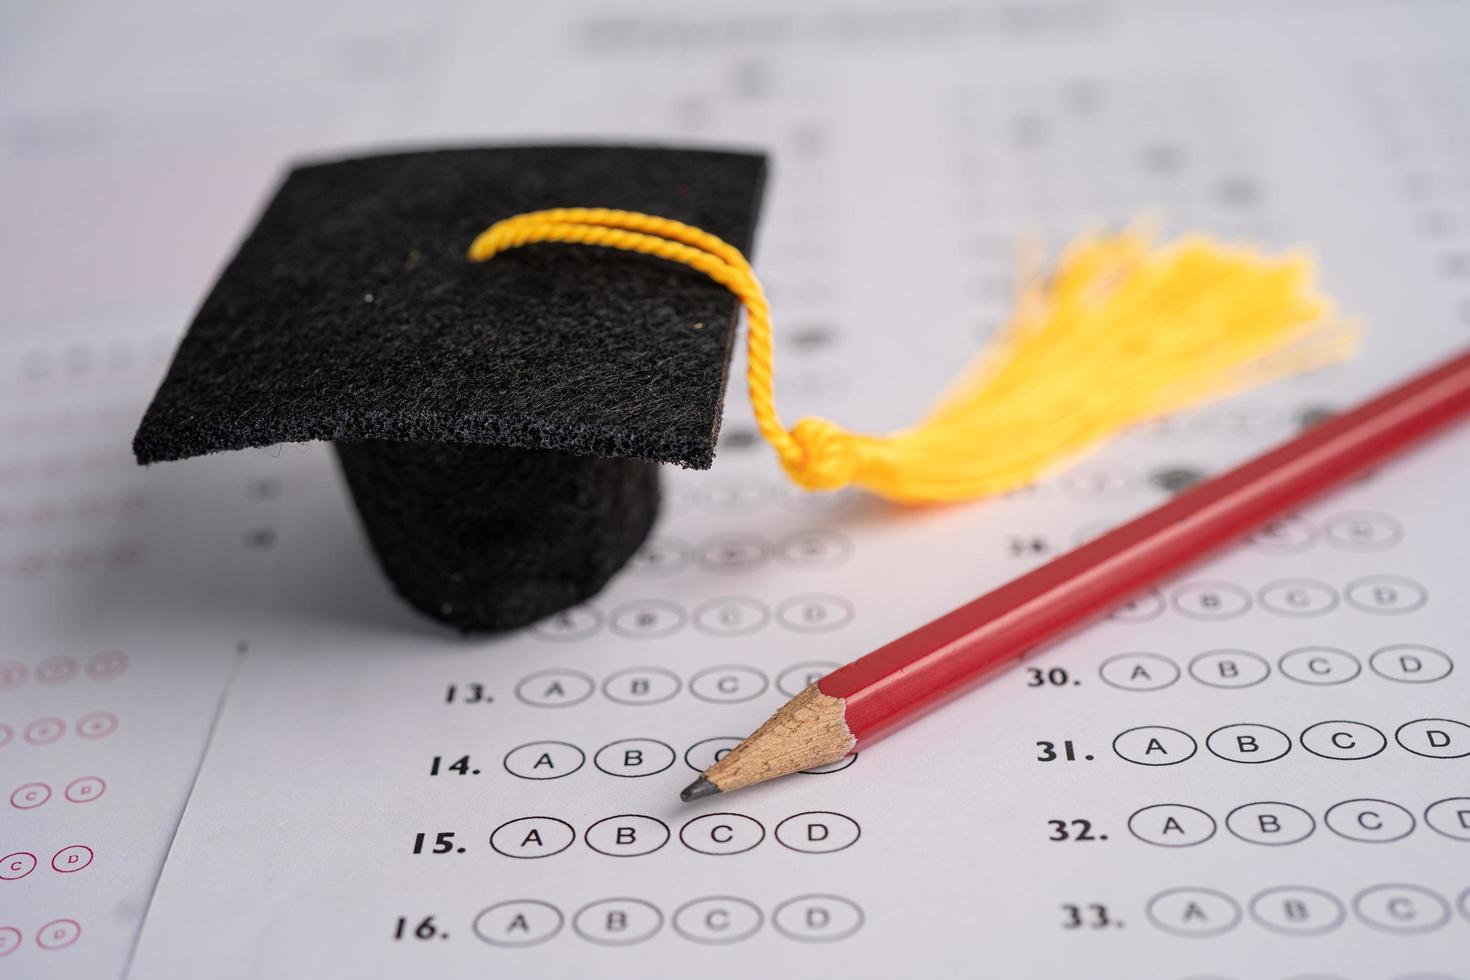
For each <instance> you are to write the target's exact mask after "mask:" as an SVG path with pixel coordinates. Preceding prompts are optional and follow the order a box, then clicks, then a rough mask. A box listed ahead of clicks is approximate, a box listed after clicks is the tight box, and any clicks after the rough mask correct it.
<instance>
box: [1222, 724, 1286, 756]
mask: <svg viewBox="0 0 1470 980" xmlns="http://www.w3.org/2000/svg"><path fill="white" fill-rule="evenodd" d="M1232 737H1233V738H1234V739H1235V749H1234V751H1232V750H1231V748H1230V739H1231V738H1232ZM1247 741H1248V742H1249V743H1250V745H1251V746H1252V747H1251V748H1247V747H1246V744H1245V743H1246V742H1247ZM1205 748H1207V749H1209V750H1210V753H1211V754H1212V755H1214V756H1215V757H1216V758H1219V759H1224V760H1225V761H1226V762H1235V763H1239V764H1241V765H1247V766H1259V765H1264V764H1266V763H1268V762H1275V761H1276V760H1277V759H1280V758H1281V757H1282V756H1284V755H1286V754H1287V753H1288V752H1290V751H1291V737H1290V736H1289V735H1287V734H1286V733H1285V732H1283V731H1281V730H1280V729H1279V728H1272V727H1271V726H1270V725H1258V724H1255V723H1253V722H1240V723H1238V724H1234V725H1222V726H1220V727H1219V728H1217V729H1215V730H1214V731H1213V732H1210V734H1209V735H1207V736H1206V737H1205ZM1256 752H1264V753H1265V754H1264V755H1262V756H1261V757H1260V758H1259V759H1256V758H1251V756H1253V755H1254V754H1255V753H1256Z"/></svg>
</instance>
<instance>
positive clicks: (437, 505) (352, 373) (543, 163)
mask: <svg viewBox="0 0 1470 980" xmlns="http://www.w3.org/2000/svg"><path fill="white" fill-rule="evenodd" d="M764 176H765V161H764V158H763V157H761V156H759V155H752V154H741V153H724V152H710V151H696V150H680V149H657V148H626V147H517V148H494V149H459V150H438V151H428V152H413V153H399V154H388V155H380V156H371V157H363V158H358V159H351V160H343V161H338V162H332V163H324V164H314V165H309V166H303V167H300V168H297V169H295V170H293V171H292V172H291V173H290V175H289V176H288V177H287V179H286V181H285V182H284V184H283V185H282V186H281V188H280V190H279V191H278V192H277V194H276V196H275V198H274V199H273V200H272V201H271V203H270V204H269V205H268V206H267V208H266V209H265V211H264V213H263V214H262V215H261V218H260V220H259V222H258V224H257V225H256V227H255V229H254V230H253V231H252V233H251V234H250V236H249V237H248V238H247V239H246V241H245V242H244V244H243V245H242V246H241V248H240V251H239V253H238V254H237V255H236V256H235V258H234V259H233V260H232V261H231V262H230V264H229V265H228V266H227V267H226V269H225V271H224V273H223V274H222V275H221V277H220V280H219V281H218V282H217V283H216V284H215V286H214V288H213V290H212V291H211V292H210V294H209V296H208V297H207V298H206V299H205V301H204V303H203V305H202V306H201V307H200V309H199V312H198V313H197V315H196V316H195V319H194V322H193V324H192V325H191V326H190V328H189V331H188V333H187V334H186V336H185V337H184V339H183V341H182V343H181V344H180V347H179V350H178V352H177V353H176V355H175V357H174V361H173V363H172V364H171V365H170V368H169V371H168V374H167V375H166V377H165V378H164V381H163V383H162V385H161V387H160V388H159V391H158V393H157V395H156V396H155V398H154V400H153V403H152V404H151V405H150V406H149V408H148V410H147V412H146V414H145V416H144V418H143V422H142V424H141V426H140V427H139V430H138V433H137V435H136V437H135V438H134V442H133V449H134V453H135V454H136V456H137V458H138V460H139V462H142V463H152V462H158V461H163V460H171V459H182V458H186V457H190V456H198V455H202V454H206V453H212V452H219V451H222V450H231V449H242V448H247V447H251V446H265V445H271V444H274V443H278V442H299V441H307V440H315V439H324V440H331V441H333V442H335V443H337V444H338V445H337V448H338V453H339V457H340V459H341V462H342V467H343V470H344V473H345V475H346V477H347V480H348V484H349V486H350V487H351V490H352V493H353V497H354V500H355V501H356V503H357V507H358V511H359V513H360V514H361V516H362V519H363V523H364V526H365V527H366V529H367V531H368V535H369V538H370V540H371V542H372V544H373V547H374V550H375V551H376V553H377V555H378V557H379V559H380V561H381V563H382V564H383V567H384V570H385V571H386V572H387V574H388V577H389V579H390V580H391V581H392V582H393V584H394V586H395V587H396V588H397V589H398V591H399V592H400V593H402V594H403V595H404V596H405V598H407V599H408V600H409V601H410V602H411V603H412V604H413V605H414V606H415V607H417V608H419V609H421V610H423V611H424V612H426V613H428V614H429V615H432V616H435V617H437V618H439V619H442V620H445V621H447V622H450V623H453V624H454V625H456V626H459V627H460V628H462V629H467V630H474V629H507V628H512V627H515V626H520V625H524V624H526V623H529V622H532V621H534V620H536V619H539V618H542V617H544V616H546V615H548V614H550V613H552V612H555V611H556V610H558V609H561V608H564V607H565V606H567V605H570V604H572V603H575V602H578V601H581V600H583V599H586V598H587V597H588V596H590V595H592V594H594V593H595V592H596V591H597V590H598V589H600V588H601V587H602V585H603V584H604V583H605V582H606V581H607V579H608V577H609V576H611V575H612V574H613V573H614V572H615V571H616V570H617V568H619V567H621V565H622V564H623V563H624V562H626V560H627V559H628V558H629V557H630V556H631V555H632V553H633V551H635V550H636V548H637V547H638V545H639V544H640V543H641V542H642V541H643V539H644V537H645V536H646V535H647V533H648V529H649V527H650V526H651V524H652V521H653V519H654V516H655V514H656V511H657V505H658V490H657V476H656V472H655V468H654V467H653V466H651V465H649V464H650V463H655V462H666V463H677V464H680V465H683V466H690V467H699V468H704V467H708V466H709V465H710V464H711V463H712V462H713V459H714V447H715V442H716V439H717V436H718V430H719V421H720V408H721V404H722V400H723V396H724V389H725V384H726V380H727V375H728V372H729V363H730V354H731V350H732V348H733V343H734V334H735V323H736V319H737V316H738V313H739V307H738V302H737V301H736V300H735V298H734V297H733V296H731V295H730V294H729V293H728V292H727V291H726V290H725V289H724V288H723V287H721V286H719V285H717V284H715V283H713V282H711V281H709V280H708V279H706V278H705V277H703V276H702V275H700V274H698V273H695V272H693V271H691V270H688V269H684V268H681V267H679V266H676V265H674V264H672V263H668V262H665V261H662V260H659V259H654V258H649V257H644V256H637V255H628V254H623V253H614V252H609V251H607V250H604V249H595V248H588V247H585V246H571V245H536V246H531V247H528V248H524V249H520V250H516V251H512V252H509V253H506V254H504V255H501V256H498V257H496V258H495V259H493V260H491V261H489V262H486V263H471V262H469V261H467V260H466V258H465V252H466V249H467V248H468V246H469V243H470V242H471V241H472V240H473V239H474V237H475V236H476V235H477V234H478V233H479V232H480V231H482V230H484V229H485V228H486V227H488V226H489V225H490V224H492V223H493V222H495V221H497V220H499V219H501V218H505V217H509V216H511V215H514V214H518V213H521V212H524V211H531V210H537V209H541V208H548V207H561V206H591V207H599V206H600V207H615V208H624V209H629V210H638V211H645V212H649V213H653V214H659V215H663V216H665V217H670V218H676V219H678V220H682V221H686V222H689V223H691V224H694V225H697V226H699V227H702V228H705V229H707V230H709V231H711V232H714V233H715V234H717V235H719V236H720V237H722V238H724V239H726V240H727V241H729V242H731V243H732V244H734V245H735V246H736V247H738V248H740V249H741V250H743V251H747V252H748V251H749V249H750V246H751V239H752V236H753V233H754V226H755V219H756V214H757V212H758V209H759V202H760V197H761V193H762V190H763V184H764Z"/></svg>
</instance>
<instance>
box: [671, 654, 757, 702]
mask: <svg viewBox="0 0 1470 980" xmlns="http://www.w3.org/2000/svg"><path fill="white" fill-rule="evenodd" d="M770 683H771V682H770V681H768V680H767V679H766V675H765V674H762V673H761V672H760V671H758V670H756V669H755V668H754V667H742V666H739V665H735V664H731V665H727V666H722V667H709V668H706V669H705V670H701V671H700V672H699V673H697V674H695V675H694V676H693V677H691V678H690V679H689V693H691V694H693V695H694V696H695V697H697V698H699V700H701V701H708V702H710V703H711V704H739V703H741V702H744V701H753V700H755V699H756V698H758V697H760V696H761V695H762V694H764V693H765V692H766V688H767V687H769V686H770Z"/></svg>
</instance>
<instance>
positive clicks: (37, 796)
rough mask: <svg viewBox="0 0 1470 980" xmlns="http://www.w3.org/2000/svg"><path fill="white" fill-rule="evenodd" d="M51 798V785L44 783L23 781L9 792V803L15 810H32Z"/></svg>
mask: <svg viewBox="0 0 1470 980" xmlns="http://www.w3.org/2000/svg"><path fill="white" fill-rule="evenodd" d="M49 799H51V787H50V786H47V785H46V784H45V783H25V784H24V785H21V786H17V787H16V788H15V791H14V792H13V793H11V794H10V805H11V806H13V807H15V808H16V809H17V810H34V809H35V808H36V807H38V806H41V805H42V804H44V803H45V802H46V801H47V800H49Z"/></svg>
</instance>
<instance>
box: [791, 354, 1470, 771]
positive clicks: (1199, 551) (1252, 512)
mask: <svg viewBox="0 0 1470 980" xmlns="http://www.w3.org/2000/svg"><path fill="white" fill-rule="evenodd" d="M1467 413H1470V352H1466V353H1464V354H1461V355H1460V356H1458V357H1456V358H1455V359H1453V360H1451V361H1449V362H1448V363H1445V364H1443V365H1441V366H1440V367H1438V368H1435V369H1433V370H1431V371H1429V372H1427V373H1425V374H1422V375H1419V376H1418V377H1415V378H1413V379H1412V380H1410V381H1408V382H1406V383H1404V384H1402V385H1400V386H1399V387H1397V388H1395V389H1393V390H1392V391H1389V392H1387V393H1385V394H1383V395H1380V396H1378V397H1377V398H1375V399H1373V400H1372V401H1370V402H1368V403H1367V404H1365V405H1362V406H1361V407H1359V408H1356V409H1354V410H1353V411H1351V412H1348V413H1346V414H1344V415H1339V416H1336V417H1334V418H1331V419H1328V420H1327V421H1325V422H1322V423H1320V424H1318V425H1316V426H1314V427H1312V428H1310V429H1308V430H1307V431H1306V432H1304V433H1302V434H1301V435H1299V436H1297V437H1296V438H1295V439H1292V440H1291V441H1290V442H1287V443H1285V444H1283V445H1281V446H1279V447H1277V448H1276V449H1273V450H1270V451H1269V452H1267V453H1265V454H1263V455H1261V456H1258V457H1256V458H1255V459H1253V460H1251V461H1249V462H1247V463H1244V464H1242V465H1241V466H1238V467H1236V468H1235V469H1233V470H1231V471H1229V472H1227V473H1224V474H1222V475H1220V476H1218V477H1215V478H1214V479H1211V480H1209V481H1206V482H1204V483H1201V484H1199V485H1198V486H1195V487H1193V488H1191V489H1190V490H1188V491H1185V492H1184V493H1181V494H1180V495H1179V496H1177V497H1175V498H1174V499H1173V500H1171V501H1169V502H1168V503H1166V504H1164V505H1163V506H1161V507H1159V508H1157V509H1156V510H1152V511H1150V512H1149V513H1147V514H1144V515H1143V516H1141V517H1138V518H1136V519H1134V520H1132V521H1130V522H1129V523H1127V524H1124V525H1123V526H1121V527H1119V528H1117V529H1115V530H1113V531H1110V532H1108V533H1107V534H1105V535H1103V536H1102V537H1100V538H1097V539H1096V540H1094V541H1091V542H1089V543H1087V544H1085V545H1083V546H1081V547H1080V548H1077V549H1076V550H1074V551H1071V552H1068V553H1067V554H1065V555H1063V556H1061V557H1060V558H1057V559H1056V560H1055V561H1052V562H1049V563H1048V564H1046V565H1043V566H1042V567H1040V568H1038V569H1035V570H1034V571H1032V572H1029V573H1028V574H1026V575H1023V576H1022V577H1020V578H1018V579H1016V580H1015V581H1013V582H1010V583H1008V584H1007V585H1004V586H1002V587H1000V588H999V589H996V590H995V591H993V592H989V593H987V594H985V595H983V596H981V597H980V598H978V599H976V600H974V601H973V602H970V603H967V604H965V605H963V606H960V607H959V608H958V609H955V610H953V611H952V612H949V613H946V614H945V615H944V616H941V617H940V618H938V619H936V620H934V621H933V622H931V623H928V624H926V625H924V626H921V627H919V628H918V629H916V630H914V631H913V632H911V633H908V634H906V635H905V636H901V637H899V638H898V639H897V640H894V641H893V642H892V643H889V644H887V645H885V646H882V647H879V648H878V649H877V650H874V651H873V652H872V653H870V654H868V655H867V656H865V657H863V658H861V659H860V660H855V661H853V662H852V663H850V664H848V665H847V666H845V667H841V668H839V669H837V670H836V671H833V672H832V673H831V674H828V675H827V676H826V677H824V678H822V680H821V681H819V682H818V686H819V687H820V689H821V691H822V693H824V694H827V695H829V696H831V697H834V698H845V699H846V702H847V704H846V718H847V724H848V727H849V728H850V729H851V730H852V732H853V734H854V735H855V736H857V740H858V743H859V744H860V745H862V746H866V745H868V744H870V743H871V742H872V741H873V740H875V739H877V738H879V737H881V736H882V735H884V734H886V733H887V732H889V731H891V730H893V729H894V728H897V727H899V726H900V725H902V724H904V723H906V722H908V721H909V720H911V719H912V718H914V717H916V716H918V715H919V714H921V713H923V712H925V711H927V710H930V709H931V708H934V707H936V706H938V705H939V704H941V703H943V702H944V701H945V700H947V699H949V698H951V697H954V696H955V695H957V694H959V693H961V692H963V691H964V690H966V689H968V688H970V687H971V686H973V685H974V684H976V683H978V682H979V681H981V680H983V679H984V678H985V677H986V676H988V675H989V674H991V673H994V672H995V671H997V670H999V669H1001V668H1003V667H1005V666H1007V665H1008V664H1009V663H1010V662H1011V661H1013V660H1015V659H1016V658H1018V657H1020V656H1022V655H1024V654H1025V653H1027V652H1028V651H1030V650H1032V649H1033V648H1035V647H1036V646H1038V645H1040V644H1041V643H1043V642H1045V641H1047V640H1049V639H1053V638H1055V637H1057V636H1058V635H1059V634H1061V633H1063V632H1065V631H1067V630H1070V629H1073V628H1076V627H1078V626H1081V625H1083V624H1085V623H1086V622H1088V621H1090V620H1092V619H1094V618H1096V617H1098V616H1101V615H1103V614H1105V613H1107V612H1109V611H1110V610H1112V609H1114V608H1115V607H1117V606H1118V605H1120V604H1122V603H1123V602H1125V601H1126V600H1128V599H1130V598H1132V597H1133V596H1135V595H1137V594H1138V593H1139V592H1141V591H1142V590H1143V589H1144V588H1145V587H1147V586H1148V585H1150V584H1151V583H1153V582H1156V581H1158V580H1159V579H1161V578H1164V577H1166V576H1169V575H1171V574H1173V573H1175V572H1178V571H1180V570H1181V569H1183V568H1185V567H1186V566H1188V565H1191V564H1194V563H1195V562H1197V561H1199V560H1201V559H1203V558H1205V557H1207V556H1208V555H1209V554H1211V553H1212V552H1214V551H1216V550H1218V549H1220V548H1221V547H1223V546H1225V545H1227V544H1229V543H1231V542H1233V541H1236V540H1238V539H1239V538H1241V537H1243V536H1245V535H1247V534H1249V533H1250V532H1251V531H1253V530H1255V529H1256V528H1258V527H1260V526H1261V525H1263V524H1265V523H1267V522H1269V521H1270V520H1271V519H1272V518H1274V517H1277V516H1279V515H1280V514H1282V513H1283V512H1285V511H1287V510H1290V509H1291V508H1293V507H1297V506H1299V505H1301V504H1302V503H1303V502H1305V501H1307V500H1308V499H1310V498H1312V497H1314V496H1316V495H1318V494H1320V493H1323V492H1325V491H1326V490H1328V489H1330V488H1331V487H1333V486H1335V485H1337V484H1340V483H1342V482H1343V481H1344V480H1347V479H1349V478H1351V477H1352V476H1354V475H1356V474H1358V473H1361V472H1363V471H1364V470H1367V469H1369V468H1371V467H1373V466H1374V465H1376V464H1377V463H1380V462H1382V461H1383V460H1385V459H1387V458H1388V457H1389V456H1391V455H1393V454H1394V453H1396V452H1399V451H1400V450H1402V449H1404V448H1406V447H1408V446H1409V445H1411V444H1412V443H1414V442H1417V441H1418V440H1420V439H1422V438H1424V437H1425V436H1428V435H1429V434H1430V433H1432V432H1434V431H1436V430H1437V429H1440V428H1442V427H1444V426H1447V425H1449V424H1450V423H1451V422H1454V421H1456V420H1458V419H1460V418H1461V417H1463V416H1464V415H1466V414H1467Z"/></svg>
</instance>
